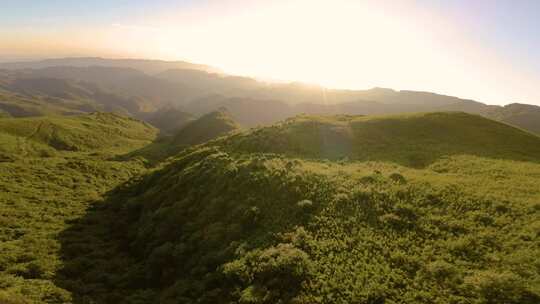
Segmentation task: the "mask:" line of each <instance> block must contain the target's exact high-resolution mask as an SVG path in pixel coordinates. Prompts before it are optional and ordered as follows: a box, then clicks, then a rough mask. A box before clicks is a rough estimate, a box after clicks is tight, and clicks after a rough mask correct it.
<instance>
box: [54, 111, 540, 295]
mask: <svg viewBox="0 0 540 304" xmlns="http://www.w3.org/2000/svg"><path fill="white" fill-rule="evenodd" d="M374 129H378V130H380V131H379V132H377V133H376V134H371V133H372V131H373V130H374ZM486 136H489V138H486ZM293 138H294V140H293ZM324 138H327V139H331V140H334V142H332V145H328V144H329V142H328V141H325V140H324ZM295 141H298V142H299V143H300V144H299V145H293V143H294V142H295ZM474 141H478V144H477V145H474ZM342 143H343V144H344V145H341V144H342ZM335 146H340V147H347V149H342V150H340V152H349V153H350V154H348V155H350V158H349V159H343V158H341V156H342V155H341V153H340V154H333V150H331V151H328V150H327V148H328V147H335ZM539 148H540V138H539V137H536V136H534V135H531V134H529V133H527V132H524V131H521V130H519V129H516V128H514V127H511V126H508V125H506V124H502V123H498V122H495V121H491V120H487V119H485V118H482V117H480V116H476V115H469V114H464V113H429V114H417V115H399V116H385V117H349V116H336V117H309V116H301V117H297V118H295V119H291V120H288V121H286V122H284V123H282V124H279V125H276V126H270V127H266V128H261V129H256V130H251V131H247V132H244V133H236V134H233V135H230V136H228V137H222V138H219V139H217V140H213V141H211V142H209V143H207V144H203V145H199V146H195V147H192V148H188V149H186V150H184V151H182V152H180V153H179V154H178V155H176V156H175V157H174V158H171V159H169V160H168V161H167V162H166V163H164V164H163V165H162V166H160V167H158V168H157V169H155V170H154V171H151V172H149V173H148V174H147V175H146V176H144V177H143V178H141V179H137V180H133V181H132V183H129V184H126V185H124V186H121V187H119V188H117V189H116V190H115V191H113V192H111V193H109V194H108V195H107V196H106V197H105V198H104V201H103V202H102V203H100V206H101V207H100V208H96V209H93V210H91V211H90V212H89V213H88V214H86V216H85V217H83V218H81V219H80V220H77V221H76V222H74V224H73V225H72V226H71V227H70V228H68V229H66V230H65V231H64V232H62V234H61V235H60V241H61V244H62V246H61V248H62V249H61V252H62V254H63V255H62V256H63V259H64V260H63V264H62V265H63V266H62V267H61V269H60V270H59V271H58V273H57V275H56V277H55V279H54V280H55V284H56V285H57V286H62V287H63V288H66V289H67V290H69V291H70V292H72V295H73V296H74V299H75V300H76V301H94V302H96V303H116V302H119V301H120V302H126V303H155V302H159V303H179V302H180V303H231V302H232V303H278V302H282V303H401V302H403V303H447V302H453V303H461V302H463V303H516V304H517V303H530V304H532V303H537V302H538V301H539V300H540V289H539V286H540V272H539V271H538V269H537V268H536V267H531V265H537V264H538V258H537V257H538V256H539V254H540V252H539V250H538V248H539V247H538V238H537V233H538V231H537V230H538V210H539V209H538V200H539V199H540V188H538V187H537V185H538V176H539V174H540V164H538V160H539V155H540V154H538V149H539ZM440 149H448V153H444V154H441V153H439V152H441V151H442V150H440ZM413 150H416V151H418V152H419V154H420V155H423V156H425V153H432V152H433V153H435V155H436V156H438V157H433V158H429V159H428V160H429V162H427V161H426V159H422V162H421V164H422V166H420V167H418V166H415V163H411V162H410V159H408V158H404V156H403V155H402V154H403V153H402V152H404V151H405V152H412V151H413ZM379 153H384V154H383V156H381V157H379V156H378V155H377V154H379ZM368 154H369V155H368ZM405 155H407V154H406V153H405ZM327 156H328V158H330V160H328V159H323V158H322V157H325V158H326V157H327ZM334 156H336V157H339V158H340V159H339V160H338V159H336V157H334ZM355 157H357V159H358V160H361V161H356V160H354V158H355ZM365 160H369V161H365ZM401 163H403V164H401ZM83 244H84V245H83ZM85 265H92V267H86V266H85Z"/></svg>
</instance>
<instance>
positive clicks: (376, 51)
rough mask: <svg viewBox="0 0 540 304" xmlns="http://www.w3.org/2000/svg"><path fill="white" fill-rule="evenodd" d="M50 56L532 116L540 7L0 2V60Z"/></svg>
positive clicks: (498, 0) (483, 0)
mask: <svg viewBox="0 0 540 304" xmlns="http://www.w3.org/2000/svg"><path fill="white" fill-rule="evenodd" d="M61 56H109V57H144V58H155V59H167V60H175V59H178V60H187V61H193V62H198V63H205V64H210V65H213V66H216V67H218V68H221V69H223V70H224V71H226V72H229V73H234V74H241V75H250V76H256V77H260V78H264V79H276V80H299V81H304V82H312V83H319V84H322V85H326V86H329V87H337V88H370V87H374V86H377V87H389V88H394V89H410V90H424V91H433V92H437V93H443V94H448V95H454V96H459V97H464V98H473V99H477V100H479V101H483V102H487V103H492V104H506V103H510V102H524V103H533V104H538V105H540V88H539V87H540V1H538V0H529V1H527V0H453V1H445V0H431V1H428V0H403V1H398V0H396V1H384V0H382V1H381V0H378V1H362V0H332V1H330V0H328V1H318V0H290V1H280V0H272V1H247V0H221V1H202V0H200V1H194V0H186V1H180V0H161V1H160V0H154V1H142V0H116V1H110V0H108V1H105V0H99V1H68V0H47V1H45V0H43V1H40V0H17V1H13V0H9V1H6V0H0V60H3V61H6V60H14V59H27V58H44V57H61Z"/></svg>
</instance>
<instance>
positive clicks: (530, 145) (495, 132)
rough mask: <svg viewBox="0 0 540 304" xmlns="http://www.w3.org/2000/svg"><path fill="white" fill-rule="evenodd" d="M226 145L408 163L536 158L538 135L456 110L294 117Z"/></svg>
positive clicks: (298, 154) (239, 149)
mask: <svg viewBox="0 0 540 304" xmlns="http://www.w3.org/2000/svg"><path fill="white" fill-rule="evenodd" d="M226 145H227V146H229V147H231V148H230V149H231V151H235V152H245V153H253V152H272V153H279V154H283V155H287V156H293V157H308V158H326V159H331V160H336V159H344V158H346V159H350V160H363V161H365V160H373V161H387V162H396V163H399V164H402V165H407V166H414V167H419V166H425V165H429V164H430V163H432V162H433V161H436V160H437V159H440V158H441V157H446V156H453V155H475V156H480V157H488V158H495V159H515V160H525V161H535V162H538V161H539V160H540V137H537V136H535V135H532V134H530V133H527V132H525V131H522V130H520V129H516V128H513V127H510V126H509V125H506V124H503V123H500V122H496V121H493V120H490V119H487V118H483V117H480V116H477V115H471V114H465V113H461V112H444V113H423V114H410V115H393V116H335V117H324V116H299V117H296V118H292V119H288V120H286V121H285V122H283V123H280V124H278V125H275V126H272V127H267V128H259V129H255V130H253V131H251V132H248V133H244V134H238V135H236V136H234V137H231V138H229V139H228V140H227V143H226Z"/></svg>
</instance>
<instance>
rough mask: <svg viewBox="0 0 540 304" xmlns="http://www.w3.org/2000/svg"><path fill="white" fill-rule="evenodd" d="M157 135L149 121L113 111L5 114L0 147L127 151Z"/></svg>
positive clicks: (25, 151) (29, 152)
mask: <svg viewBox="0 0 540 304" xmlns="http://www.w3.org/2000/svg"><path fill="white" fill-rule="evenodd" d="M156 135H157V130H156V129H155V128H154V127H152V126H150V125H148V124H145V123H143V122H141V121H137V120H135V119H132V118H127V117H122V116H119V115H116V114H110V113H94V114H86V115H80V116H68V117H65V116H62V117H61V116H56V117H55V116H46V117H32V118H3V119H1V120H0V138H1V141H2V145H1V146H0V151H1V152H2V153H3V154H4V155H11V156H13V157H26V156H39V155H42V156H46V155H50V154H54V153H55V152H58V151H74V152H92V151H126V150H129V149H132V148H133V147H140V146H144V145H146V144H149V143H150V142H151V141H152V140H154V138H155V137H156Z"/></svg>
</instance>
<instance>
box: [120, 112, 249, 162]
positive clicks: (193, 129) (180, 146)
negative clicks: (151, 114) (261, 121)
mask: <svg viewBox="0 0 540 304" xmlns="http://www.w3.org/2000/svg"><path fill="white" fill-rule="evenodd" d="M180 113H182V112H180ZM171 119H173V118H172V117H171ZM239 129H240V126H239V125H238V124H237V123H236V122H235V121H234V120H233V119H232V118H231V117H230V116H229V114H228V113H227V111H226V110H225V109H220V110H219V111H214V112H211V113H208V114H206V115H203V116H201V117H199V118H197V119H193V120H190V121H187V122H186V123H185V124H183V127H181V128H180V129H179V130H177V131H176V132H175V133H174V135H171V136H164V137H161V138H159V139H158V140H156V141H154V142H153V143H152V144H150V145H147V146H145V147H144V148H142V149H139V150H137V151H133V152H131V153H129V154H128V155H127V157H128V158H130V157H143V158H145V159H146V160H148V161H149V162H151V163H153V164H155V163H157V162H159V161H162V160H164V159H166V158H167V157H169V156H172V155H175V154H177V153H178V152H180V151H182V150H184V149H186V148H188V147H190V146H194V145H199V144H202V143H204V142H207V141H210V140H213V139H216V138H218V137H221V136H225V135H227V134H229V133H231V132H234V131H237V130H239ZM161 130H163V129H161Z"/></svg>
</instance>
